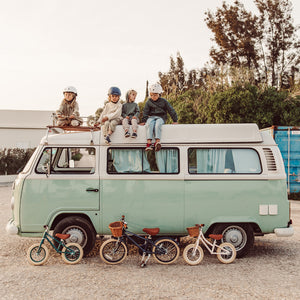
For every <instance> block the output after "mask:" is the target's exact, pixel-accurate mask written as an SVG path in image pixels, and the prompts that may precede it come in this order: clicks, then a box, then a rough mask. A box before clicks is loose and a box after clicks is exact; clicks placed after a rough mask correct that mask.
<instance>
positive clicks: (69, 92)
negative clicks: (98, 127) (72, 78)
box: [56, 86, 82, 126]
mask: <svg viewBox="0 0 300 300" xmlns="http://www.w3.org/2000/svg"><path fill="white" fill-rule="evenodd" d="M63 94H64V99H63V100H62V102H61V104H60V107H59V109H58V110H57V111H56V116H57V126H80V125H81V124H82V118H81V117H80V114H79V106H78V103H77V101H76V97H77V90H76V88H75V87H73V86H68V87H66V88H65V89H64V90H63Z"/></svg>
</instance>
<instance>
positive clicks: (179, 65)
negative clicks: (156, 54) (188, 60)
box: [158, 52, 186, 95]
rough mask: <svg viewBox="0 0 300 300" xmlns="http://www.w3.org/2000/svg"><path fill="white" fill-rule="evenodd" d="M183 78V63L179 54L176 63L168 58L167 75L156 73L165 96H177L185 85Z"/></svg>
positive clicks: (171, 58)
mask: <svg viewBox="0 0 300 300" xmlns="http://www.w3.org/2000/svg"><path fill="white" fill-rule="evenodd" d="M185 76H186V75H185V71H184V62H183V59H182V57H181V55H180V53H179V52H178V53H177V56H176V62H175V60H174V58H173V57H172V56H171V57H170V69H169V71H168V72H167V73H162V72H159V73H158V77H159V82H160V85H161V86H162V89H163V90H164V93H165V94H167V95H169V94H175V95H177V94H180V93H181V92H182V91H183V90H184V88H185V85H186V82H185Z"/></svg>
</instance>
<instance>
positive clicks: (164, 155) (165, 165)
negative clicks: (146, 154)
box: [155, 149, 178, 173]
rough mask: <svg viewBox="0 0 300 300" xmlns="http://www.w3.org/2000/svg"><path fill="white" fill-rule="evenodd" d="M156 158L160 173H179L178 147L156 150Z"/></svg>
mask: <svg viewBox="0 0 300 300" xmlns="http://www.w3.org/2000/svg"><path fill="white" fill-rule="evenodd" d="M155 158H156V164H157V167H158V170H159V172H160V173H178V151H177V149H161V150H160V151H158V152H155Z"/></svg>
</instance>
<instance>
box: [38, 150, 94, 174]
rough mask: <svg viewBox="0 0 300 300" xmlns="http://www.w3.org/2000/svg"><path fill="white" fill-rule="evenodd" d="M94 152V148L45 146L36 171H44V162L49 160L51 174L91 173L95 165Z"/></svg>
mask: <svg viewBox="0 0 300 300" xmlns="http://www.w3.org/2000/svg"><path fill="white" fill-rule="evenodd" d="M95 153H96V152H95V148H73V147H61V148H46V149H45V150H44V151H43V154H42V156H41V158H40V160H39V163H38V165H37V167H36V172H37V173H46V172H47V171H46V168H45V164H47V163H48V162H49V161H50V160H51V174H68V173H85V174H93V173H95V165H96V159H95ZM50 157H51V158H50Z"/></svg>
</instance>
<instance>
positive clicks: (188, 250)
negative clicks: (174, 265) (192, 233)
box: [182, 244, 204, 266]
mask: <svg viewBox="0 0 300 300" xmlns="http://www.w3.org/2000/svg"><path fill="white" fill-rule="evenodd" d="M194 249H195V244H189V245H187V246H186V247H185V248H184V250H183V254H182V256H183V259H184V260H185V262H186V263H188V264H189V265H191V266H196V265H199V264H200V263H201V262H202V260H203V258H204V252H203V249H202V248H201V247H200V246H199V245H198V246H197V247H196V249H195V253H193V252H194Z"/></svg>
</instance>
